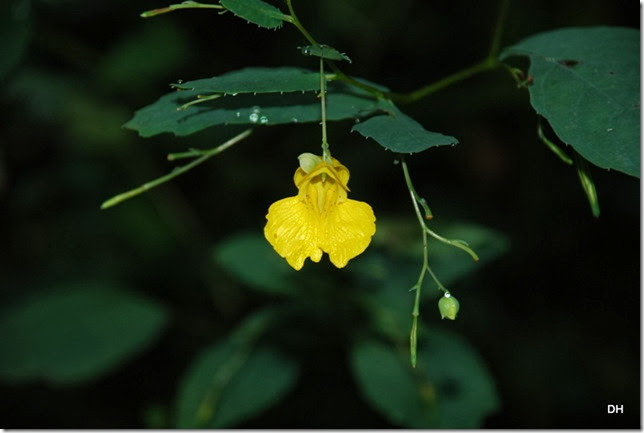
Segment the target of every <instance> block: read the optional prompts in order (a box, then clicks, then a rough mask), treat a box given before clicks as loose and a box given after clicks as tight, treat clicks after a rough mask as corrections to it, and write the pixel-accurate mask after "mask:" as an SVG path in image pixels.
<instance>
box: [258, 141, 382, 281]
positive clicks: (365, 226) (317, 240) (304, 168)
mask: <svg viewBox="0 0 644 433" xmlns="http://www.w3.org/2000/svg"><path fill="white" fill-rule="evenodd" d="M299 159H300V167H299V168H298V169H297V170H296V171H295V176H294V177H293V180H294V182H295V186H296V187H297V188H298V190H299V193H298V194H297V195H296V196H294V197H287V198H284V199H282V200H278V201H276V202H275V203H273V204H272V205H271V206H270V208H269V209H268V214H267V215H266V219H267V220H268V222H267V223H266V227H264V236H265V237H266V239H267V240H268V242H270V244H271V245H272V246H273V248H274V249H275V251H277V253H278V254H279V255H280V256H282V257H284V258H285V259H286V261H287V262H288V264H289V265H291V266H292V267H293V268H294V269H295V270H298V271H299V270H300V269H302V266H303V265H304V261H305V260H306V259H307V258H308V257H310V258H311V260H313V261H314V262H316V263H317V262H319V261H320V259H321V258H322V253H323V252H326V253H328V254H329V259H330V260H331V263H333V264H334V265H335V266H337V267H338V268H343V267H344V266H346V264H347V262H348V261H349V260H351V259H352V258H354V257H356V256H357V255H359V254H361V253H362V252H363V251H364V250H365V249H366V248H367V246H369V242H371V237H372V236H373V235H374V233H375V232H376V224H375V221H376V217H375V216H374V214H373V210H372V209H371V206H369V205H368V204H367V203H364V202H361V201H357V200H351V199H349V198H347V192H348V191H349V188H348V187H347V183H348V182H349V170H348V169H347V168H346V167H345V166H344V165H342V164H340V162H339V161H338V160H337V159H335V158H332V162H331V164H329V163H327V162H324V161H323V160H322V158H320V157H319V156H316V155H312V154H310V153H305V154H302V155H300V157H299Z"/></svg>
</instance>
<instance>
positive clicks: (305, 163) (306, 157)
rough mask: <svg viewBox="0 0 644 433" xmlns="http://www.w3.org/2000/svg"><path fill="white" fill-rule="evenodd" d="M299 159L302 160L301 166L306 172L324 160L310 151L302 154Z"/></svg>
mask: <svg viewBox="0 0 644 433" xmlns="http://www.w3.org/2000/svg"><path fill="white" fill-rule="evenodd" d="M297 159H299V160H300V167H301V168H302V170H304V173H308V172H310V171H311V170H313V168H314V167H315V166H316V165H318V164H319V163H320V162H322V158H321V157H319V156H317V155H314V154H312V153H308V152H306V153H303V154H301V155H300V156H298V157H297Z"/></svg>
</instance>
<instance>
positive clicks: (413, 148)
mask: <svg viewBox="0 0 644 433" xmlns="http://www.w3.org/2000/svg"><path fill="white" fill-rule="evenodd" d="M391 111H392V112H391V114H384V115H380V116H374V117H372V118H370V119H367V120H365V121H364V122H360V123H357V124H356V125H354V126H353V128H352V129H351V131H352V132H353V131H357V132H359V133H360V134H362V135H363V136H364V137H366V138H372V139H374V140H375V141H376V142H377V143H378V144H380V145H381V146H382V147H384V148H385V149H387V150H391V151H392V152H398V153H417V152H422V151H423V150H427V149H429V148H430V147H434V146H445V145H455V144H457V143H458V140H457V139H456V138H454V137H450V136H447V135H443V134H439V133H437V132H430V131H427V130H426V129H425V128H423V126H422V125H421V124H420V123H418V122H416V121H415V120H414V119H412V118H411V117H409V116H407V115H405V114H403V113H402V112H400V111H398V110H397V109H392V110H391Z"/></svg>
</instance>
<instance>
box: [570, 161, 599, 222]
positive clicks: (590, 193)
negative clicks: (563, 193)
mask: <svg viewBox="0 0 644 433" xmlns="http://www.w3.org/2000/svg"><path fill="white" fill-rule="evenodd" d="M573 155H574V157H575V163H576V164H577V175H578V176H579V181H580V182H581V187H582V188H583V189H584V193H585V194H586V198H587V199H588V204H589V205H590V210H591V212H592V213H593V216H594V217H595V218H599V213H600V210H599V196H598V195H597V190H596V189H595V182H593V178H592V177H591V175H590V167H589V166H588V163H587V162H586V160H585V159H584V158H583V157H582V156H581V155H579V154H578V153H577V152H575V153H574V154H573Z"/></svg>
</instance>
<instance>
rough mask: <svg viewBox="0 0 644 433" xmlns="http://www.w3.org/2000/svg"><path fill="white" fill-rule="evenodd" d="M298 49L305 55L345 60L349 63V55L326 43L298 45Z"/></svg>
mask: <svg viewBox="0 0 644 433" xmlns="http://www.w3.org/2000/svg"><path fill="white" fill-rule="evenodd" d="M300 51H301V53H302V54H304V55H305V56H315V57H320V58H323V59H329V60H346V61H348V62H349V63H351V59H350V58H349V56H347V55H346V54H344V53H341V52H340V51H338V50H336V49H335V48H333V47H330V46H328V45H306V46H304V47H300Z"/></svg>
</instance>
